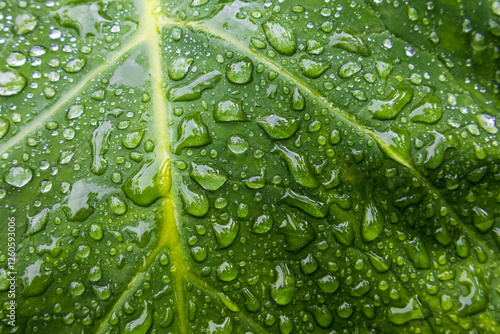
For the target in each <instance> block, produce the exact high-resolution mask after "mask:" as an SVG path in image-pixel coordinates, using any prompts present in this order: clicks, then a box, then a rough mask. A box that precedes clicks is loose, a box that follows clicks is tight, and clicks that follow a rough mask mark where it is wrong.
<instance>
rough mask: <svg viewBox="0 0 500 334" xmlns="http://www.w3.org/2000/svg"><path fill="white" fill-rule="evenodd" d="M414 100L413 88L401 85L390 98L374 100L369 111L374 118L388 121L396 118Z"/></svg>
mask: <svg viewBox="0 0 500 334" xmlns="http://www.w3.org/2000/svg"><path fill="white" fill-rule="evenodd" d="M412 98H413V88H411V87H409V86H406V85H400V86H398V87H397V88H396V89H394V90H393V91H392V92H391V93H390V94H389V96H388V97H386V98H384V99H379V100H372V101H371V102H370V105H369V106H368V110H369V111H370V112H371V113H372V114H373V118H375V119H380V120H387V119H393V118H395V117H396V116H397V115H398V114H399V113H400V112H401V110H403V108H404V107H405V106H406V105H407V104H408V103H409V102H410V101H411V99H412Z"/></svg>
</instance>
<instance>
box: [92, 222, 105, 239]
mask: <svg viewBox="0 0 500 334" xmlns="http://www.w3.org/2000/svg"><path fill="white" fill-rule="evenodd" d="M103 235H104V232H103V231H102V226H101V224H100V223H93V224H91V225H90V226H89V236H90V237H91V238H92V239H94V240H97V241H99V240H101V239H102V237H103Z"/></svg>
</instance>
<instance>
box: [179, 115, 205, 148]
mask: <svg viewBox="0 0 500 334" xmlns="http://www.w3.org/2000/svg"><path fill="white" fill-rule="evenodd" d="M177 134H178V135H179V139H178V140H177V141H176V142H175V143H173V144H172V151H173V152H174V153H175V154H180V153H181V151H182V149H183V148H185V147H201V146H205V145H207V144H210V143H211V142H212V138H211V137H210V134H209V132H208V128H207V126H206V125H205V123H203V120H202V119H201V115H200V113H193V114H190V115H187V116H185V117H184V118H183V119H182V121H181V122H180V124H179V126H178V128H177Z"/></svg>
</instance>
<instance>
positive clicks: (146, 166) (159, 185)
mask: <svg viewBox="0 0 500 334" xmlns="http://www.w3.org/2000/svg"><path fill="white" fill-rule="evenodd" d="M170 185H171V177H170V160H166V161H165V162H164V163H163V164H160V163H159V162H158V161H157V160H156V159H155V160H149V161H146V162H144V163H143V164H142V166H141V167H140V168H139V169H138V170H137V171H136V172H135V173H134V174H132V175H131V176H130V178H129V179H128V180H127V181H126V182H125V183H124V184H123V186H122V190H123V192H124V193H125V195H127V197H128V198H130V199H131V200H132V201H133V202H134V203H135V204H137V205H141V206H149V205H151V204H153V203H154V202H156V200H157V199H159V198H160V197H162V196H166V195H167V194H168V191H169V190H170Z"/></svg>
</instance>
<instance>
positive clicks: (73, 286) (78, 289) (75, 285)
mask: <svg viewBox="0 0 500 334" xmlns="http://www.w3.org/2000/svg"><path fill="white" fill-rule="evenodd" d="M84 292H85V285H83V283H82V282H80V281H73V282H71V283H70V284H69V293H70V294H71V295H72V296H75V297H77V296H80V295H81V294H82V293H84Z"/></svg>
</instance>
